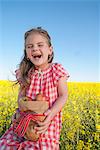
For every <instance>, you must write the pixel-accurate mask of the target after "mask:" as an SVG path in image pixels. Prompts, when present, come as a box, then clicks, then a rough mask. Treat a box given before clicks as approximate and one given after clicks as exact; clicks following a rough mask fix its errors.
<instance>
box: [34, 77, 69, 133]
mask: <svg viewBox="0 0 100 150" xmlns="http://www.w3.org/2000/svg"><path fill="white" fill-rule="evenodd" d="M58 95H59V97H58V98H57V100H56V101H55V103H54V104H53V106H52V107H51V108H50V109H49V110H47V111H46V112H45V115H46V116H47V118H46V119H45V121H44V122H38V124H39V125H40V127H36V130H38V133H43V132H45V131H46V130H47V129H48V127H49V125H50V122H51V120H52V119H53V118H54V117H55V115H56V114H57V113H58V112H60V111H61V109H62V107H63V106H64V104H65V102H66V100H67V98H68V90H67V84H66V76H64V77H61V78H60V80H59V81H58Z"/></svg>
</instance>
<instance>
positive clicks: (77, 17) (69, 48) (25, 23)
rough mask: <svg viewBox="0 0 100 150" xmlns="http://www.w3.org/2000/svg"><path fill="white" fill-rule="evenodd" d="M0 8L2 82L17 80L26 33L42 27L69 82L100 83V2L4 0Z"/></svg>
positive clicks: (97, 0)
mask: <svg viewBox="0 0 100 150" xmlns="http://www.w3.org/2000/svg"><path fill="white" fill-rule="evenodd" d="M0 7H1V8H0V11H1V12H0V17H1V19H0V79H11V80H12V79H15V77H14V75H13V73H14V70H15V69H16V68H17V67H18V64H19V63H20V60H21V58H22V55H23V46H24V32H26V31H27V30H29V29H31V28H33V27H37V26H41V27H43V28H44V29H46V30H47V31H48V32H49V34H50V36H51V38H52V44H53V47H54V54H55V59H54V62H59V63H61V64H62V65H63V66H64V67H65V68H66V70H67V71H68V72H69V73H70V79H69V80H68V81H86V82H98V81H99V73H100V72H99V48H100V43H99V42H100V41H99V34H100V33H99V31H100V30H99V19H100V18H99V17H100V16H99V15H100V10H99V7H100V4H99V0H58V1H57V0H37V1H35V0H0Z"/></svg>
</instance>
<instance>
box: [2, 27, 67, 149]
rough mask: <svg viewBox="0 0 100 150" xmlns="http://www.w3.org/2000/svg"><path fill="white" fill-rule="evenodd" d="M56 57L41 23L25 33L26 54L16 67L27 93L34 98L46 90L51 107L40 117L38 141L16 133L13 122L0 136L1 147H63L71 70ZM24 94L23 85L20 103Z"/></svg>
mask: <svg viewBox="0 0 100 150" xmlns="http://www.w3.org/2000/svg"><path fill="white" fill-rule="evenodd" d="M53 57H54V52H53V47H52V44H51V38H50V36H49V34H48V32H47V31H45V30H44V29H42V28H41V27H38V28H33V29H31V30H29V31H27V32H26V33H25V49H24V57H23V59H22V61H21V63H20V66H19V69H18V70H17V71H16V77H17V80H18V82H19V83H20V85H21V86H20V87H25V88H26V96H28V97H30V98H31V99H34V97H36V95H37V94H38V93H40V92H41V93H42V94H43V95H45V96H46V97H48V100H49V109H48V110H47V111H46V112H45V113H44V114H45V115H46V119H45V120H44V121H43V122H40V121H37V123H38V125H39V126H38V127H35V130H36V132H37V133H38V134H40V135H41V138H40V140H38V141H36V142H32V141H28V140H25V139H24V138H20V137H17V135H15V134H14V132H13V128H12V126H11V127H10V129H8V131H7V132H6V133H5V134H4V135H3V136H2V138H1V140H0V150H17V149H21V150H22V149H24V150H59V138H60V131H61V109H62V107H63V106H64V104H65V102H66V100H67V96H68V92H67V85H66V79H68V77H69V74H68V72H66V71H65V69H64V68H63V67H62V65H61V64H58V63H52V61H53ZM22 97H23V92H22V88H20V91H19V96H18V106H19V108H20V109H22V107H23V106H22V105H20V99H21V98H22Z"/></svg>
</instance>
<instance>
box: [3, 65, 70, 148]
mask: <svg viewBox="0 0 100 150" xmlns="http://www.w3.org/2000/svg"><path fill="white" fill-rule="evenodd" d="M63 76H66V77H69V74H68V72H67V71H66V70H65V69H64V68H63V67H62V65H61V64H58V63H53V64H51V66H50V67H49V68H48V69H46V70H44V71H42V73H41V75H39V71H38V70H34V71H33V72H31V83H30V86H29V88H28V89H27V93H26V95H27V96H28V97H30V98H32V99H34V97H35V96H36V94H38V93H39V92H40V90H41V93H42V94H44V95H45V96H46V97H48V98H49V104H50V107H52V105H53V103H54V102H55V101H56V99H57V98H58V92H57V87H58V86H57V85H58V81H59V79H60V78H61V77H63ZM60 130H61V111H60V112H59V113H57V115H56V116H55V117H54V119H53V120H52V122H51V124H50V126H49V128H48V130H47V131H46V132H45V134H42V135H41V138H40V140H39V141H37V142H31V141H27V140H25V139H23V138H19V137H17V136H16V135H15V134H14V132H13V129H12V126H11V127H10V128H9V129H8V130H7V131H6V133H5V134H4V135H3V136H2V138H1V140H0V150H17V149H19V150H20V149H21V150H22V149H24V150H59V137H60Z"/></svg>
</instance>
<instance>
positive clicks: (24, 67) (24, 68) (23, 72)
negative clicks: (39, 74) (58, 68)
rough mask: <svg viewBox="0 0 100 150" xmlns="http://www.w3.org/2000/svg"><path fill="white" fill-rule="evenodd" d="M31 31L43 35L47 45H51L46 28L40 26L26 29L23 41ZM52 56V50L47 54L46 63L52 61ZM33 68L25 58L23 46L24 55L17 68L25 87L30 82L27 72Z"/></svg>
mask: <svg viewBox="0 0 100 150" xmlns="http://www.w3.org/2000/svg"><path fill="white" fill-rule="evenodd" d="M32 33H38V34H40V35H42V36H44V37H45V38H46V39H47V41H48V45H49V46H51V45H52V44H51V38H50V36H49V34H48V32H47V31H46V30H44V29H42V28H41V27H37V28H33V29H31V30H29V31H27V32H26V33H25V35H24V41H25V43H26V39H27V37H28V36H29V35H30V34H32ZM53 58H54V52H52V54H51V55H49V56H48V63H51V62H52V61H53ZM33 68H34V64H33V63H32V62H31V61H30V60H29V59H28V58H27V54H26V49H25V48H24V56H23V59H22V60H21V62H20V64H19V69H20V78H21V80H22V83H23V85H24V86H25V87H26V86H28V85H29V83H30V81H29V78H28V74H29V72H30V71H31V70H32V69H33Z"/></svg>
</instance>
